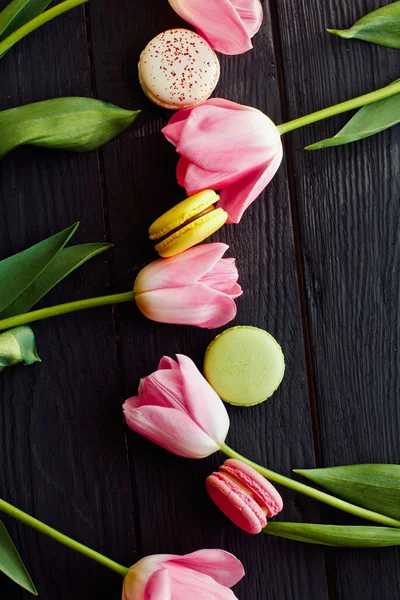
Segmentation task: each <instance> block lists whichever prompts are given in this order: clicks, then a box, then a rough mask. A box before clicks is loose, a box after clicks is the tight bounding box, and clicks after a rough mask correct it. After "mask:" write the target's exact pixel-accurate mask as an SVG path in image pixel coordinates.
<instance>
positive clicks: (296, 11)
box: [277, 0, 400, 600]
mask: <svg viewBox="0 0 400 600" xmlns="http://www.w3.org/2000/svg"><path fill="white" fill-rule="evenodd" d="M383 4H388V2H386V1H385V2H376V0H362V1H361V0H357V1H354V2H351V3H348V2H345V1H344V0H343V1H339V2H336V1H335V2H313V3H310V2H307V1H304V2H303V1H302V0H298V1H296V2H293V0H281V1H279V2H278V3H277V15H278V19H279V29H280V36H281V43H282V64H283V75H284V83H285V92H286V100H287V112H288V117H289V118H294V117H296V116H300V115H302V114H307V113H309V112H311V111H313V110H317V109H319V108H322V107H324V106H329V105H331V104H335V103H336V102H339V101H342V100H346V99H349V98H352V97H354V96H357V95H359V94H362V93H366V92H367V91H372V90H373V89H376V88H378V87H382V86H384V85H386V84H387V83H389V82H390V81H393V80H395V79H396V78H397V77H398V66H399V54H398V53H397V52H396V51H392V50H388V49H385V48H380V47H377V46H372V45H368V44H365V43H362V42H359V41H352V42H351V41H345V40H340V39H338V38H335V37H333V36H330V35H329V34H327V33H325V29H326V28H327V27H338V28H344V27H348V26H350V25H351V24H352V23H353V22H354V21H355V20H356V19H358V18H360V17H361V16H362V15H363V14H365V13H367V12H369V11H371V10H373V9H374V8H377V7H378V6H381V5H383ZM350 116H351V115H347V116H341V117H338V118H336V119H332V120H331V121H326V122H323V123H320V124H317V125H315V126H311V127H309V128H308V129H306V130H303V131H300V132H295V133H293V134H291V135H289V136H288V138H289V139H288V149H289V152H290V154H291V160H292V162H293V165H294V186H293V190H292V192H293V198H294V201H295V203H296V206H297V211H298V216H299V229H300V232H299V233H300V242H301V249H302V260H303V264H304V273H305V289H306V298H307V310H308V315H309V327H310V335H311V344H312V361H313V365H314V376H315V379H314V383H315V390H316V397H317V410H318V419H319V426H320V435H321V447H322V458H323V464H324V465H325V466H331V465H341V464H351V463H358V462H360V463H362V462H378V463H379V462H394V463H398V462H399V459H400V442H399V439H400V438H399V425H400V422H399V410H398V408H399V400H398V398H399V367H398V357H397V351H398V346H399V335H400V330H399V323H398V316H399V295H398V291H399V289H398V282H399V269H400V263H399V244H398V223H399V216H400V212H399V196H400V178H399V169H398V164H399V140H400V137H399V129H398V128H394V129H392V130H389V131H387V132H384V133H382V134H381V135H378V136H376V137H374V138H369V139H367V140H363V141H361V142H358V143H357V144H352V145H349V146H346V147H341V148H335V149H329V150H325V151H320V152H314V153H307V152H305V151H303V148H304V146H305V145H306V144H309V143H311V142H314V141H317V140H318V139H323V138H325V137H329V136H331V135H333V134H334V133H336V131H338V130H339V128H340V127H341V126H342V125H343V124H344V123H345V122H346V120H347V119H348V118H349V117H350ZM297 462H298V461H297ZM298 464H299V463H298ZM340 520H341V521H342V522H347V519H343V518H342V516H340V515H339V516H338V515H337V513H335V512H333V511H329V512H328V513H326V514H325V521H326V522H339V521H340ZM399 557H400V553H399V550H398V549H386V550H384V551H382V552H380V551H367V552H364V551H356V550H355V551H346V552H343V551H342V550H338V551H331V552H330V553H329V565H330V575H331V578H332V585H334V587H335V589H336V595H335V597H336V598H337V599H341V600H347V599H348V598H361V597H363V598H365V599H366V600H372V599H375V598H385V599H388V600H395V599H396V598H398V597H399V589H400V578H399V572H398V569H397V567H396V565H397V564H398V561H399Z"/></svg>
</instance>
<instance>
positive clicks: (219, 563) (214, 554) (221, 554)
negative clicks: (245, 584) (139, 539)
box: [166, 550, 245, 587]
mask: <svg viewBox="0 0 400 600" xmlns="http://www.w3.org/2000/svg"><path fill="white" fill-rule="evenodd" d="M166 564H167V565H168V564H174V565H177V566H182V567H187V568H188V569H193V570H194V571H197V572H198V573H204V574H205V575H209V576H210V577H212V578H213V579H214V580H215V581H216V582H217V583H220V584H221V585H225V586H226V587H232V586H234V585H236V583H237V582H238V581H240V580H241V579H242V577H244V574H245V573H244V568H243V565H242V563H241V562H240V560H238V559H237V558H236V557H235V556H233V554H230V553H229V552H225V551H224V550H198V551H197V552H192V553H191V554H186V555H185V556H176V557H174V558H172V559H171V560H169V561H168V562H167V563H166Z"/></svg>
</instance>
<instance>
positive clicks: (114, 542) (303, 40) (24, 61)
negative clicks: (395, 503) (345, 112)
mask: <svg viewBox="0 0 400 600" xmlns="http://www.w3.org/2000/svg"><path fill="white" fill-rule="evenodd" d="M6 3H7V2H6V0H0V8H2V7H3V6H4V5H5V4H6ZM264 5H265V6H264V8H265V20H264V24H263V28H262V30H261V32H260V33H259V34H258V35H257V36H256V38H255V40H254V42H255V48H254V50H253V51H252V52H249V53H247V54H246V55H243V56H239V57H222V58H221V66H222V77H221V82H220V84H219V86H218V88H217V90H216V95H218V96H222V97H226V98H229V99H231V100H234V101H237V102H241V103H243V104H249V105H253V106H256V107H257V108H260V109H261V110H263V111H265V112H266V113H267V114H268V115H269V116H270V117H271V118H272V119H274V120H275V121H276V122H281V121H282V118H283V117H282V114H281V113H282V112H283V114H284V115H285V113H287V116H288V118H294V117H296V116H300V115H301V114H305V113H306V112H310V111H311V110H316V109H318V108H322V107H323V106H326V105H328V104H333V103H335V102H337V101H339V100H344V99H346V98H349V97H352V96H354V95H356V94H359V93H362V92H365V91H369V90H372V89H374V88H376V87H379V86H382V85H385V84H386V83H388V81H390V80H392V79H395V78H396V77H398V73H397V72H396V65H397V62H396V61H397V60H398V59H397V56H398V55H397V54H396V52H395V51H389V50H385V49H382V48H376V47H371V46H368V45H366V44H363V43H361V42H346V41H344V40H338V39H336V38H333V37H330V36H328V34H326V33H324V30H325V28H326V27H328V26H337V27H345V26H348V25H350V24H351V23H352V22H353V21H354V20H355V19H356V18H358V17H360V16H361V15H362V14H364V13H365V12H367V11H368V10H372V9H373V8H376V0H363V1H361V0H355V1H354V2H353V3H351V5H348V3H347V2H345V0H339V1H338V2H334V1H333V0H329V1H328V0H314V1H313V2H312V3H310V2H307V0H270V2H269V3H268V2H264ZM179 25H182V26H185V24H184V23H183V22H182V21H180V20H179V18H178V17H177V16H176V15H175V13H174V12H173V11H172V9H171V8H170V7H169V4H168V2H167V1H166V0H154V1H153V2H145V1H144V0H136V1H135V2H132V0H115V1H114V2H108V1H106V0H91V2H90V4H88V5H87V6H86V7H85V8H82V7H80V8H78V9H75V10H74V11H72V12H70V13H67V14H66V15H64V16H63V17H60V18H59V19H57V20H56V21H54V22H52V23H50V24H48V25H46V26H45V27H44V28H42V29H41V30H39V31H37V32H35V33H34V34H32V35H31V36H30V37H29V38H28V39H27V40H25V41H23V42H21V43H20V44H18V46H17V47H15V48H13V49H12V50H11V51H10V53H9V54H8V55H7V56H6V57H5V58H4V59H2V60H1V61H0V72H1V75H2V82H3V87H4V89H6V92H5V93H3V96H2V98H1V99H0V108H9V107H11V106H17V105H19V104H22V103H26V102H32V101H37V100H42V99H46V98H50V97H56V96H65V95H69V94H70V95H87V96H91V95H94V96H96V97H98V98H100V99H102V100H106V101H111V102H114V103H116V104H118V105H120V106H122V107H125V108H131V109H137V108H141V109H142V114H141V115H140V116H139V118H138V120H137V121H136V123H135V126H134V127H132V128H130V129H129V130H128V131H127V132H125V133H124V134H123V135H122V136H120V137H119V138H117V139H116V140H114V141H113V142H111V143H110V144H108V145H106V146H105V147H104V148H103V149H102V150H101V151H100V152H99V153H98V154H97V153H90V154H83V155H73V154H70V153H66V152H52V151H46V150H39V149H21V150H18V151H17V152H15V153H14V154H12V155H10V156H9V157H7V158H6V159H5V160H4V161H2V162H1V164H0V258H1V257H3V256H4V257H5V256H7V255H9V254H11V253H13V252H17V251H19V250H21V249H22V248H25V247H27V246H28V245H30V244H33V243H35V242H37V241H38V240H39V239H42V238H44V237H46V236H48V235H51V234H52V233H55V232H56V231H58V230H60V229H62V228H64V227H66V226H67V225H69V224H70V223H72V222H74V221H76V220H78V219H80V220H81V227H80V229H79V232H78V235H77V237H76V240H77V241H78V242H88V241H101V240H102V239H107V241H111V242H113V243H114V244H115V248H114V250H113V251H112V252H111V253H110V254H109V255H104V256H102V257H100V258H98V259H95V260H94V261H93V262H92V263H90V264H89V265H86V266H85V267H83V269H82V270H81V271H78V272H77V273H75V274H74V275H73V276H71V277H70V278H68V280H66V281H65V282H63V283H62V284H61V285H60V286H59V287H58V288H57V289H55V290H54V291H53V292H52V293H51V294H50V295H49V296H48V297H47V299H46V300H45V303H46V304H50V303H57V302H61V301H65V300H69V299H71V300H72V299H75V298H80V297H84V296H95V295H100V294H104V293H107V292H108V291H115V292H120V291H121V292H122V291H126V290H129V289H130V288H131V286H132V284H133V281H134V278H135V276H136V274H137V273H138V271H139V269H140V268H141V267H142V266H144V265H145V264H147V263H148V262H150V261H151V260H153V259H154V258H155V253H154V250H153V247H152V244H151V243H150V242H149V240H148V238H147V233H146V231H147V227H148V226H149V224H150V223H151V222H152V221H153V220H154V219H155V218H156V217H158V216H159V215H160V214H161V212H163V211H164V209H166V208H169V207H170V206H172V205H173V204H175V203H176V202H178V201H179V200H181V199H183V198H184V195H185V194H184V190H182V189H181V188H180V187H178V185H177V183H176V179H175V167H176V162H177V155H176V153H175V152H174V149H173V147H172V146H171V145H169V144H168V143H167V142H166V141H165V140H164V138H163V136H162V135H161V133H160V130H161V128H162V126H163V125H164V124H165V123H166V122H167V120H168V118H169V117H170V113H168V112H166V111H162V110H161V109H159V108H157V107H155V106H153V105H152V104H151V103H150V102H149V101H148V100H147V99H146V98H145V96H144V95H143V93H142V91H141V89H140V86H139V83H138V79H137V62H138V58H139V54H140V51H141V50H142V49H143V47H144V46H145V45H146V43H147V42H148V41H149V40H150V39H151V38H152V37H153V36H154V35H156V34H158V33H159V32H160V31H161V30H163V29H167V28H169V27H176V26H179ZM282 109H283V110H282ZM343 122H345V119H343V118H338V119H335V120H332V122H326V123H323V124H320V125H317V126H314V127H313V128H310V129H308V130H305V131H302V132H296V133H293V134H290V136H288V138H287V139H288V144H287V155H286V159H287V160H286V164H284V165H283V167H282V168H281V170H280V171H279V173H278V175H277V176H276V178H275V179H274V181H273V182H272V184H271V185H270V186H269V188H268V189H267V190H266V192H265V193H264V194H263V195H262V197H261V198H260V199H259V200H258V201H257V202H256V203H255V204H254V205H253V206H252V207H251V208H250V209H249V210H248V211H247V213H246V215H245V217H244V218H243V220H242V222H241V223H240V224H239V225H237V226H226V227H225V228H224V229H223V230H222V231H220V232H219V233H218V234H216V235H215V236H214V237H213V240H214V241H216V240H221V241H225V242H227V243H228V244H229V245H230V250H229V254H230V255H231V256H235V257H236V258H237V261H238V266H239V270H240V275H241V278H240V282H241V284H242V286H243V288H244V296H243V297H242V298H240V299H239V300H238V317H237V319H236V321H235V322H234V323H233V324H250V325H255V326H259V327H262V328H265V329H267V330H268V331H270V332H271V333H272V334H273V335H274V336H275V337H276V338H277V339H278V341H279V342H280V343H281V345H282V347H283V350H284V353H285V357H286V363H287V371H286V376H285V379H284V382H283V384H282V386H281V387H280V388H279V390H278V392H277V393H276V394H275V396H274V398H273V399H272V400H270V401H269V402H266V403H265V404H263V405H260V406H258V407H255V408H253V409H251V410H249V409H245V408H235V407H229V413H230V417H231V430H230V433H229V437H228V440H227V442H228V443H229V444H230V445H231V446H232V447H234V448H236V449H237V450H238V451H239V452H242V453H243V454H245V455H247V456H249V458H252V459H254V460H256V461H259V462H261V463H263V464H266V465H268V466H269V467H271V468H273V469H275V470H277V471H280V472H282V473H285V474H290V471H291V469H292V468H293V467H296V466H298V467H312V466H314V465H315V454H317V455H318V457H319V459H321V460H323V462H324V464H326V465H331V464H345V463H350V462H358V461H360V462H366V461H376V462H378V461H393V462H399V429H400V422H399V416H398V400H397V398H398V391H399V390H398V387H399V384H398V381H399V373H398V370H399V369H398V365H397V361H396V352H397V348H398V341H399V340H398V337H399V327H398V318H399V301H398V281H399V252H400V248H399V244H398V241H397V230H398V223H399V217H400V215H399V211H400V209H399V207H398V199H399V191H400V182H399V175H398V163H399V144H398V142H399V138H398V130H397V129H393V130H392V131H389V132H386V133H384V134H381V135H380V136H377V137H376V138H372V139H369V140H365V141H363V142H360V143H359V144H356V145H352V146H348V147H346V148H336V149H330V150H326V151H324V152H320V153H313V154H311V153H309V154H307V153H305V152H304V151H303V147H304V145H305V144H306V143H310V142H312V141H316V140H317V139H318V138H322V137H326V136H327V135H330V134H332V133H334V132H335V131H336V130H337V129H338V128H339V126H340V125H341V124H342V123H343ZM303 271H304V279H303ZM35 331H36V333H37V338H38V347H39V353H40V355H41V357H42V359H43V365H41V366H38V365H36V366H34V367H30V368H19V369H14V370H11V369H10V370H8V371H5V372H4V373H3V374H2V375H1V377H2V379H1V382H0V385H1V387H0V391H1V400H2V402H1V404H0V449H1V453H2V457H3V463H2V464H3V468H2V470H1V471H0V488H1V490H2V496H3V497H4V498H5V499H7V500H9V501H11V502H14V503H15V504H16V505H18V506H20V507H21V508H23V509H25V510H27V511H28V512H31V513H33V514H35V516H37V517H39V518H42V519H43V520H45V521H46V522H48V523H49V524H51V525H53V526H55V527H56V528H59V529H60V530H62V531H64V532H65V533H67V534H69V535H71V536H72V537H74V538H76V539H78V540H81V541H82V542H84V543H86V544H88V545H90V546H92V547H94V548H96V549H98V550H100V551H102V552H104V553H105V554H107V555H108V556H110V557H111V558H114V559H115V560H117V561H119V562H121V563H123V564H127V565H129V564H130V563H132V562H134V561H135V560H136V559H137V558H140V557H141V556H143V555H146V554H151V553H157V552H172V553H185V552H191V551H193V550H196V549H199V548H202V547H221V548H225V549H227V550H229V551H231V552H233V553H234V554H236V555H237V556H238V557H239V558H240V559H241V560H242V561H243V562H244V564H245V567H246V573H247V574H246V578H245V579H244V580H243V581H242V582H241V583H240V584H239V585H238V586H237V588H236V590H235V592H236V593H237V595H238V597H239V598H240V599H241V600H264V599H266V598H268V599H269V600H270V599H272V600H328V598H329V600H334V599H336V600H349V599H350V598H354V600H375V598H376V599H378V598H379V599H381V598H384V599H385V600H395V599H396V600H397V598H398V595H399V594H398V590H399V587H400V581H399V575H398V570H397V568H396V567H397V563H398V558H399V552H398V550H392V549H385V550H380V551H376V552H374V551H360V552H357V551H351V550H345V551H342V550H337V551H336V550H328V551H327V552H326V551H324V550H323V549H321V548H319V547H314V546H307V545H301V544H297V543H294V542H290V541H285V540H280V539H277V538H272V537H269V536H262V535H261V536H257V537H256V536H254V537H253V536H249V535H247V534H245V533H242V532H240V531H239V530H238V529H236V528H235V527H234V526H233V525H231V524H230V523H229V522H228V521H226V520H225V519H224V518H223V517H222V515H221V514H220V513H219V512H218V511H217V509H216V508H215V507H214V506H213V505H212V504H211V502H210V501H209V499H208V497H207V495H206V493H205V490H204V480H205V477H206V476H207V475H208V474H209V473H210V472H211V471H212V470H213V469H214V468H216V467H217V466H218V465H219V464H220V463H221V462H222V461H223V457H222V456H213V457H210V458H209V459H206V460H204V461H189V460H184V459H180V458H177V457H174V456H172V455H170V454H168V453H167V452H165V451H163V450H161V449H160V448H158V447H156V446H154V445H153V444H151V443H150V442H147V441H146V440H144V439H143V438H140V437H139V436H136V435H135V434H133V433H132V432H130V431H129V430H127V429H126V427H125V425H124V423H123V419H122V415H121V402H122V399H123V398H126V397H128V396H129V395H133V394H135V393H136V391H137V385H138V381H139V378H140V377H141V376H143V375H146V374H148V373H150V372H151V371H152V370H154V369H155V368H156V367H157V363H158V360H159V358H160V357H161V356H162V355H163V354H169V355H173V354H175V353H176V352H183V353H185V354H188V355H189V356H191V357H192V358H193V359H194V360H196V362H197V364H198V365H199V366H200V367H201V363H202V358H203V356H204V352H205V349H206V347H207V345H208V343H209V342H210V341H211V340H212V339H213V338H214V336H215V335H216V333H218V332H215V331H205V330H199V329H195V328H185V327H172V326H167V325H161V324H154V323H151V322H149V321H146V320H145V319H144V318H143V317H142V316H141V315H140V314H139V313H138V311H137V310H136V308H135V307H133V306H120V307H117V308H116V309H115V312H114V313H112V312H111V310H110V309H108V308H105V309H98V310H94V311H89V312H85V313H82V314H74V315H69V316H68V317H65V318H61V319H57V320H54V321H50V322H47V323H41V324H37V326H35ZM309 337H310V341H311V344H310V348H309V347H308V341H309V340H308V338H309ZM305 348H306V352H305ZM307 367H308V375H309V376H310V375H311V378H312V381H311V388H309V386H308V383H309V382H308V380H307ZM314 395H315V398H314ZM314 400H316V406H315V402H314ZM312 419H314V421H315V422H316V423H317V425H318V430H319V436H320V446H321V447H320V448H319V440H318V439H316V440H315V442H316V443H315V444H314V442H313V428H312ZM314 446H315V447H314ZM281 491H282V493H283V496H284V500H285V510H284V513H283V515H282V517H281V518H282V519H284V520H301V521H302V520H308V521H319V520H320V519H321V515H320V506H319V505H318V504H317V503H314V502H312V501H309V500H307V499H306V498H305V497H302V496H298V495H295V494H292V493H291V492H288V491H286V490H281ZM322 519H323V520H330V521H332V522H333V521H334V520H339V519H340V520H341V521H342V522H351V521H350V520H348V519H346V518H345V517H342V516H341V515H337V513H335V512H333V511H325V510H323V512H322ZM5 521H6V523H7V526H8V527H9V529H10V532H11V534H12V535H13V538H14V539H15V541H16V543H17V546H18V548H19V549H20V551H21V553H22V556H23V558H24V560H25V562H26V564H27V566H28V568H29V570H30V572H31V574H32V576H33V578H34V581H35V583H36V585H37V587H38V589H39V592H40V597H41V598H42V599H43V600H54V598H57V599H58V600H67V599H68V600H70V599H71V598H74V599H75V600H80V599H82V600H84V599H85V600H86V599H87V598H96V599H98V600H103V599H104V600H106V599H107V600H110V599H115V600H116V599H117V598H119V597H120V580H119V579H118V577H117V576H115V575H114V574H112V573H110V572H108V571H106V570H105V569H104V568H101V567H98V566H96V565H94V564H93V563H90V562H89V561H88V560H87V559H84V558H81V557H79V556H78V555H75V554H73V553H72V552H70V551H68V550H66V549H64V548H62V547H60V546H57V545H56V544H55V543H53V542H52V541H51V540H47V539H45V538H43V537H42V536H39V535H37V534H36V533H34V532H31V531H30V530H28V529H27V528H23V527H22V526H19V525H18V524H16V523H14V522H12V521H10V520H5ZM327 571H328V577H327V574H326V573H327ZM0 590H1V592H0V594H1V598H2V599H3V598H4V599H5V600H22V599H25V598H29V597H31V596H29V595H28V594H27V593H25V592H22V591H20V590H19V589H18V588H16V587H15V586H14V585H13V584H11V583H10V582H8V581H7V580H6V579H5V578H1V577H0ZM199 600H200V599H199Z"/></svg>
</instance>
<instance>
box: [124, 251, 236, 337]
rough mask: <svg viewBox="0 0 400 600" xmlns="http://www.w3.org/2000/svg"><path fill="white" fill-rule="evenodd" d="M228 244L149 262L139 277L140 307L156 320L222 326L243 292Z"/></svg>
mask: <svg viewBox="0 0 400 600" xmlns="http://www.w3.org/2000/svg"><path fill="white" fill-rule="evenodd" d="M227 249H228V246H227V245H226V244H220V243H214V244H203V245H200V246H197V247H195V248H190V249H189V250H186V251H185V252H181V253H180V254H177V255H176V256H172V257H170V258H161V259H159V260H156V261H154V262H152V263H151V264H149V265H147V267H145V268H144V269H142V271H140V273H139V275H138V276H137V278H136V281H135V286H134V292H135V300H136V304H137V306H138V308H139V309H140V311H141V312H142V313H143V314H144V315H145V316H146V317H147V318H148V319H152V320H153V321H160V322H161V323H174V324H181V325H196V326H197V327H208V328H214V327H221V326H222V325H225V324H226V323H228V322H229V321H231V320H232V319H233V318H234V317H235V316H236V304H235V298H237V297H238V296H240V295H241V294H242V290H241V287H240V286H239V285H238V284H237V279H238V271H237V269H236V266H235V261H234V259H233V258H222V256H223V255H224V253H225V252H226V250H227Z"/></svg>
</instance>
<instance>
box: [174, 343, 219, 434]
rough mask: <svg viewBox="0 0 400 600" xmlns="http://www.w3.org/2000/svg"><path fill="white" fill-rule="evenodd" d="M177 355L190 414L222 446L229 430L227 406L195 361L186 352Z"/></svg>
mask: <svg viewBox="0 0 400 600" xmlns="http://www.w3.org/2000/svg"><path fill="white" fill-rule="evenodd" d="M176 356H177V359H178V361H179V366H180V368H181V375H182V383H183V395H184V397H185V400H186V406H187V408H188V411H189V414H190V416H191V418H192V419H193V420H194V421H195V422H196V423H197V424H198V425H199V427H201V428H202V429H203V430H204V431H206V432H207V433H208V435H209V436H210V437H211V438H212V439H213V440H214V441H215V442H216V443H217V444H218V445H219V446H221V445H222V444H223V443H224V441H225V438H226V436H227V434H228V430H229V417H228V413H227V411H226V408H225V406H224V404H223V402H222V400H221V398H220V397H219V396H218V394H217V393H216V392H215V391H214V389H213V388H212V387H211V385H210V384H209V383H208V381H207V380H206V379H205V378H204V377H203V375H202V374H201V373H200V371H199V370H198V368H197V367H196V365H195V364H194V362H193V361H192V360H191V359H190V358H189V357H188V356H185V355H184V354H177V355H176Z"/></svg>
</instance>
